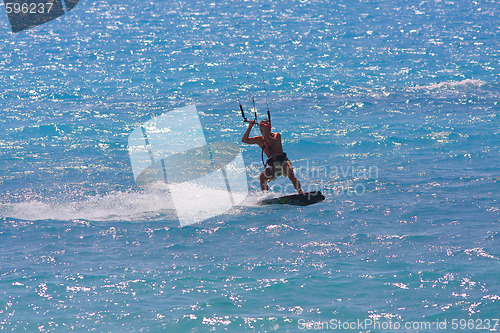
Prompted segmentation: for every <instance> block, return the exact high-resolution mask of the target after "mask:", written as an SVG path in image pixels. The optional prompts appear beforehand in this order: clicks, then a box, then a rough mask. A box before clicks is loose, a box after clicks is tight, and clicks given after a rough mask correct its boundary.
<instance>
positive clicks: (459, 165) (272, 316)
mask: <svg viewBox="0 0 500 333" xmlns="http://www.w3.org/2000/svg"><path fill="white" fill-rule="evenodd" d="M0 12H2V14H0V36H1V37H0V38H1V39H2V43H0V54H1V55H2V57H1V60H0V74H1V75H0V103H1V105H2V112H1V113H0V120H1V121H0V130H1V131H0V159H1V163H0V191H1V192H0V193H1V194H2V197H1V201H0V217H1V219H0V244H1V246H0V327H1V328H2V329H4V330H19V331H23V330H26V331H42V332H44V331H68V330H74V331H87V330H96V331H112V332H117V331H141V330H143V331H168V332H191V331H192V332H207V331H211V330H215V331H229V332H247V331H256V332H271V331H276V332H297V331H305V330H306V328H309V329H310V330H313V329H315V328H318V330H319V328H322V329H323V331H329V330H330V331H331V330H333V331H335V330H337V331H361V332H367V331H371V332H397V331H414V332H428V331H443V332H445V331H448V332H449V331H456V330H459V331H462V332H468V331H499V330H500V322H495V321H494V320H495V319H498V318H499V313H500V304H499V301H500V287H499V285H498V281H499V276H500V268H499V256H500V247H499V237H500V234H499V205H498V197H499V193H500V191H499V181H500V179H499V173H498V170H499V165H500V163H499V162H500V159H499V147H500V142H499V130H498V128H499V121H498V114H499V110H500V107H499V105H498V101H499V99H500V98H499V97H500V85H499V82H498V77H499V73H500V67H499V59H500V58H499V50H500V47H499V46H500V40H499V27H498V17H499V16H500V9H499V7H498V3H496V2H495V1H475V2H469V1H453V2H452V1H429V2H425V1H424V2H421V3H417V2H411V1H392V2H390V3H385V2H375V1H341V2H338V3H331V2H328V1H287V2H285V1H273V2H271V1H252V2H250V1H245V2H243V1H241V2H240V1H236V2H232V1H225V2H221V3H216V2H214V3H208V2H207V3H202V2H194V1H190V2H187V3H184V2H174V3H163V2H147V3H144V2H138V1H136V2H118V1H109V2H102V1H100V2H91V1H82V2H80V3H79V4H78V5H77V6H76V7H75V8H74V9H73V10H72V11H71V12H70V13H68V14H67V15H64V16H62V17H60V18H58V19H56V20H54V21H51V22H49V23H47V24H44V25H42V26H39V27H36V28H33V29H31V30H27V31H24V32H21V33H17V34H12V33H11V32H10V28H9V26H8V20H7V16H6V14H3V13H4V12H3V11H2V10H0ZM240 35H241V38H240V37H239V36H240ZM241 42H243V43H244V44H245V47H244V48H243V50H245V58H246V61H247V69H248V73H249V75H248V79H249V81H250V85H248V84H247V78H246V68H245V66H244V64H243V61H242V60H243V57H242V56H241V49H242V48H241ZM229 71H232V73H233V74H234V75H235V79H236V85H237V88H238V89H239V94H240V96H241V99H242V103H243V105H244V107H245V108H246V109H248V110H249V109H250V107H251V102H250V100H251V95H252V94H253V95H254V97H255V99H256V102H257V107H258V109H259V112H260V116H261V117H262V116H264V114H265V108H266V103H265V92H264V90H263V85H262V83H261V82H260V81H262V75H263V74H264V75H265V78H266V83H267V95H268V100H269V107H270V109H271V112H272V116H273V126H274V128H275V129H276V130H277V131H280V132H281V133H282V137H283V143H284V148H285V151H286V152H287V153H288V156H289V158H290V159H291V160H292V162H293V165H294V168H295V169H296V171H297V173H298V176H299V177H300V180H301V181H302V183H303V184H304V186H305V187H306V188H308V189H321V190H322V191H323V193H325V195H326V200H325V201H324V202H323V203H320V204H317V205H313V206H310V207H299V208H297V207H264V208H263V207H259V206H256V205H252V204H246V205H243V206H241V207H238V208H236V209H234V210H232V211H230V212H227V213H226V214H223V215H220V216H217V217H214V218H212V219H209V220H207V221H204V222H202V223H200V224H196V225H193V226H188V227H184V228H180V227H179V223H178V221H177V220H176V218H175V216H176V215H175V212H174V211H173V207H172V205H171V204H170V203H169V202H168V200H166V199H165V197H164V196H163V195H162V193H161V192H155V191H144V190H141V189H139V188H138V187H137V186H136V185H135V183H134V179H133V175H132V170H131V167H130V160H129V156H128V151H127V137H128V135H129V134H130V133H131V131H132V130H133V129H134V128H136V127H137V126H139V125H140V124H142V123H144V122H145V121H147V120H149V119H151V118H152V117H155V116H157V115H159V114H161V113H163V112H167V111H171V110H173V109H176V108H179V107H184V106H186V105H189V104H196V106H197V108H198V111H199V114H200V120H201V123H202V124H203V126H204V129H205V134H206V136H207V139H208V140H210V139H212V140H215V139H216V140H218V141H224V142H240V141H239V140H240V137H241V135H242V133H243V131H244V130H245V128H246V125H245V124H244V123H243V122H242V119H241V116H240V114H239V110H238V104H237V101H236V94H235V90H234V86H233V84H232V81H231V78H230V76H229ZM254 133H256V132H254ZM241 148H242V149H243V152H244V158H245V162H246V164H247V176H248V180H249V185H250V187H251V189H252V191H257V189H256V183H255V180H256V177H257V176H258V173H259V172H260V168H261V164H260V163H261V162H260V151H259V149H258V148H256V147H252V146H245V145H242V146H241ZM287 184H288V183H287V181H286V180H285V179H280V180H277V181H276V182H275V183H274V187H273V188H272V189H273V191H275V192H278V191H280V190H281V188H282V187H284V186H285V185H287ZM253 196H255V195H253ZM186 200H189V197H187V198H186ZM358 320H359V321H365V320H372V321H376V322H377V323H378V324H380V325H381V326H379V327H375V326H364V327H357V328H356V329H352V330H350V329H337V328H335V327H334V326H335V325H334V324H337V326H339V325H338V323H339V321H340V322H346V323H351V322H356V321H358ZM454 320H455V321H454ZM470 320H473V322H472V324H473V325H472V326H470ZM418 322H421V323H422V322H428V323H432V324H433V325H434V326H432V327H431V328H430V329H429V328H425V327H423V326H418V325H417V326H413V327H414V329H408V328H407V329H397V328H395V327H394V326H391V327H388V326H382V324H384V325H388V323H392V324H395V323H398V324H400V325H404V324H405V323H412V324H414V323H418ZM325 323H326V324H325ZM436 323H440V324H441V325H442V324H443V323H445V324H446V327H443V326H441V327H440V328H439V327H437V326H436V325H437V324H436ZM453 323H455V325H458V326H455V327H452V324H453ZM464 323H465V326H464V325H462V324H464ZM486 323H489V324H488V325H489V326H488V327H486ZM321 325H322V326H321ZM326 325H329V326H326ZM467 325H469V326H467ZM343 328H345V327H343ZM351 328H352V327H351ZM455 328H456V329H455ZM481 328H483V329H481ZM486 328H488V329H486ZM314 331H317V330H314Z"/></svg>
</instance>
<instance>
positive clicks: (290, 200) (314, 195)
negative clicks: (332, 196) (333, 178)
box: [259, 191, 325, 206]
mask: <svg viewBox="0 0 500 333" xmlns="http://www.w3.org/2000/svg"><path fill="white" fill-rule="evenodd" d="M323 200H325V196H324V195H323V194H321V192H320V191H316V192H307V193H302V194H292V195H285V196H283V197H278V198H270V199H264V200H261V201H259V204H260V205H292V206H309V205H312V204H315V203H318V202H322V201H323Z"/></svg>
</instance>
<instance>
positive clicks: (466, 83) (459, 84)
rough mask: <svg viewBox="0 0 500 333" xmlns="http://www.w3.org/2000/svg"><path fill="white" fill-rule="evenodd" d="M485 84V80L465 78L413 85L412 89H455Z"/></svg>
mask: <svg viewBox="0 0 500 333" xmlns="http://www.w3.org/2000/svg"><path fill="white" fill-rule="evenodd" d="M485 84H486V82H484V81H482V80H473V79H465V80H462V81H445V82H441V83H431V84H429V85H425V86H415V87H414V89H424V90H443V89H456V88H466V87H481V86H483V85H485Z"/></svg>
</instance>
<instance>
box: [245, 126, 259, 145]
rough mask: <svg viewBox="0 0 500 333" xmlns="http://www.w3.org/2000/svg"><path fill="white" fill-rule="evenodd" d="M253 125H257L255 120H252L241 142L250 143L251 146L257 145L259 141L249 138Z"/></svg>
mask: <svg viewBox="0 0 500 333" xmlns="http://www.w3.org/2000/svg"><path fill="white" fill-rule="evenodd" d="M253 125H255V121H254V120H250V121H249V124H248V128H247V130H246V131H245V134H243V137H242V138H241V142H243V143H248V144H250V145H253V144H256V143H257V139H256V138H250V137H248V136H249V135H250V131H251V130H252V127H253Z"/></svg>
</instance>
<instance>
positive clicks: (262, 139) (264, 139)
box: [241, 118, 304, 193]
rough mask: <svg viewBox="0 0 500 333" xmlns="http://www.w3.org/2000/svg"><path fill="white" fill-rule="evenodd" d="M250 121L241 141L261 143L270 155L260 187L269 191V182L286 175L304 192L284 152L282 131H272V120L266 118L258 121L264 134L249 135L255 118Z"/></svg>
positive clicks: (264, 150)
mask: <svg viewBox="0 0 500 333" xmlns="http://www.w3.org/2000/svg"><path fill="white" fill-rule="evenodd" d="M248 122H249V125H248V128H247V130H246V131H245V134H243V137H242V138H241V141H242V142H243V143H247V144H251V145H253V144H257V145H259V147H260V148H262V150H263V152H264V153H265V154H266V156H267V157H268V160H267V162H266V163H265V168H264V170H263V171H262V173H261V174H260V188H261V189H262V191H267V190H268V189H269V186H268V182H270V181H272V180H275V179H276V178H278V177H281V176H286V177H288V178H289V179H290V180H291V181H292V184H293V186H294V187H295V189H296V190H297V192H299V193H304V192H303V191H302V188H301V186H300V182H299V180H298V179H297V177H295V174H294V172H293V168H292V163H291V162H290V160H288V158H287V156H286V153H284V152H283V146H282V144H281V133H278V132H276V133H273V132H271V122H270V121H269V119H267V118H264V119H263V120H262V121H261V122H260V123H258V125H259V127H260V132H261V133H262V135H260V136H254V137H249V135H250V131H251V130H252V127H253V126H254V125H255V120H250V121H248Z"/></svg>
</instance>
